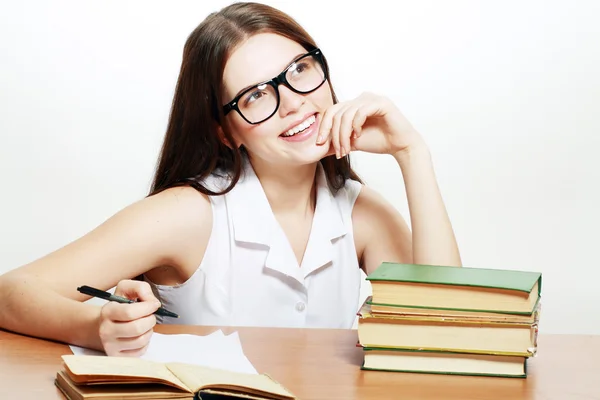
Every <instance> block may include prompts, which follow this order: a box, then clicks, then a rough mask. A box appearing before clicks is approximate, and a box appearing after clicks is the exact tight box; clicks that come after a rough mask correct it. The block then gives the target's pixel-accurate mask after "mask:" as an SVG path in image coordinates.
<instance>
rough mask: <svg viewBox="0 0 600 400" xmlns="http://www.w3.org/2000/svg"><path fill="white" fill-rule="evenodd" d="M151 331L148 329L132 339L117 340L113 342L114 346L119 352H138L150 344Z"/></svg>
mask: <svg viewBox="0 0 600 400" xmlns="http://www.w3.org/2000/svg"><path fill="white" fill-rule="evenodd" d="M152 333H153V329H150V330H148V331H146V332H144V333H142V334H141V335H139V336H136V337H134V338H126V339H118V340H117V341H116V342H115V345H116V346H118V347H119V351H120V352H121V353H123V352H132V351H138V350H140V349H142V348H144V347H146V346H147V345H148V343H150V338H151V336H152Z"/></svg>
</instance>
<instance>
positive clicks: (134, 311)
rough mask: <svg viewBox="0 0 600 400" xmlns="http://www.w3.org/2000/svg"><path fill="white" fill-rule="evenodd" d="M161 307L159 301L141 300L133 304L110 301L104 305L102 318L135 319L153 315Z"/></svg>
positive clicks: (111, 319)
mask: <svg viewBox="0 0 600 400" xmlns="http://www.w3.org/2000/svg"><path fill="white" fill-rule="evenodd" d="M158 307H160V303H158V301H140V302H137V303H131V304H121V303H116V302H112V301H111V302H108V303H106V304H105V305H103V306H102V311H101V315H102V318H104V319H107V320H110V321H116V322H119V321H120V322H127V321H134V320H137V319H140V318H143V317H146V316H149V315H152V314H153V313H154V312H155V311H156V310H157V309H158Z"/></svg>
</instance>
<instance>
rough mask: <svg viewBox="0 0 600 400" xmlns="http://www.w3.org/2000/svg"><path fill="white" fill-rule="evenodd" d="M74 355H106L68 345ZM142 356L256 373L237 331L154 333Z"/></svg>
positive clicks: (149, 358)
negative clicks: (199, 333) (208, 333)
mask: <svg viewBox="0 0 600 400" xmlns="http://www.w3.org/2000/svg"><path fill="white" fill-rule="evenodd" d="M69 347H70V348H71V351H72V352H73V354H78V355H79V354H81V355H106V354H105V353H104V352H101V351H97V350H92V349H87V348H84V347H79V346H73V345H71V346H69ZM141 358H143V359H146V360H151V361H157V362H182V363H188V364H196V365H202V366H205V367H211V368H220V369H224V370H227V371H233V372H245V373H249V374H256V373H257V372H256V369H255V368H254V366H253V365H252V363H251V362H250V360H248V358H247V357H246V355H245V354H244V351H243V349H242V343H241V342H240V338H239V335H238V333H237V332H234V333H232V334H230V335H225V334H223V332H222V331H221V330H218V331H215V332H213V333H211V334H210V335H206V336H198V335H187V334H176V335H165V334H161V333H156V332H154V333H153V334H152V338H151V339H150V345H149V346H148V350H147V351H146V353H145V354H144V355H143V356H141Z"/></svg>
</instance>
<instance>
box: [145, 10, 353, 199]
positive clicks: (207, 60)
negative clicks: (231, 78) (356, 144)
mask: <svg viewBox="0 0 600 400" xmlns="http://www.w3.org/2000/svg"><path fill="white" fill-rule="evenodd" d="M264 32H270V33H275V34H279V35H281V36H284V37H286V38H288V39H291V40H293V41H295V42H297V43H299V44H300V45H302V46H303V47H304V48H305V49H306V50H307V51H310V50H313V49H315V48H316V47H317V45H316V43H315V41H314V40H313V38H312V37H311V36H310V35H309V34H308V33H307V32H306V31H305V30H304V28H302V27H301V26H300V25H299V24H298V23H297V22H296V21H295V20H294V19H292V18H291V17H290V16H288V15H287V14H285V13H283V12H281V11H279V10H277V9H275V8H273V7H270V6H267V5H264V4H258V3H235V4H232V5H230V6H227V7H225V8H223V9H222V10H220V11H218V12H214V13H212V14H210V15H209V16H208V17H207V18H206V19H205V20H204V21H203V22H202V23H201V24H200V25H199V26H198V27H197V28H196V29H194V31H193V32H192V33H191V34H190V36H189V37H188V39H187V41H186V43H185V46H184V50H183V60H182V62H181V70H180V72H179V78H178V80H177V86H176V88H175V95H174V98H173V104H172V107H171V114H170V116H169V123H168V126H167V132H166V135H165V139H164V143H163V146H162V149H161V153H160V157H159V160H158V165H157V168H156V172H155V175H154V180H153V183H152V188H151V190H150V195H153V194H156V193H158V192H160V191H162V190H165V189H167V188H170V187H173V186H180V185H190V186H192V187H194V188H196V189H197V190H198V191H200V192H202V193H204V194H207V195H220V194H224V193H227V192H228V191H230V190H231V189H232V188H233V186H235V184H236V183H237V181H238V179H239V177H240V174H241V169H242V157H243V151H244V150H243V149H239V148H233V149H232V148H230V147H228V146H226V145H225V144H224V141H226V142H228V143H234V140H233V138H232V136H231V134H230V133H229V132H227V131H226V129H223V133H224V135H225V138H224V139H225V140H222V138H220V137H219V134H218V130H217V127H218V126H220V125H222V121H223V118H224V116H223V111H222V106H221V105H222V104H224V101H223V99H222V96H221V87H222V86H221V85H222V82H223V70H224V68H225V63H226V62H227V59H228V57H229V55H230V52H231V51H232V50H233V49H234V48H235V47H236V46H237V45H238V44H239V43H241V42H242V41H243V40H244V39H246V38H248V37H250V36H252V35H254V34H257V33H264ZM325 64H326V65H325V67H326V68H328V67H327V61H325ZM328 83H329V86H330V87H331V92H332V93H333V101H334V103H337V97H336V95H335V92H334V91H333V87H332V86H331V80H329V82H328ZM320 162H321V164H322V165H323V168H324V171H325V174H326V176H327V182H328V185H329V187H330V188H331V189H332V190H334V191H337V190H338V189H340V188H341V187H343V186H344V183H345V181H346V179H354V180H357V181H360V179H359V178H358V176H357V174H356V173H355V172H354V171H353V170H352V168H351V166H350V161H349V159H348V157H343V158H341V159H339V160H338V159H336V158H335V156H329V157H325V158H324V159H322V160H321V161H320ZM216 169H219V170H222V171H225V172H226V173H227V174H228V175H230V178H231V182H230V184H229V186H228V187H227V188H225V189H224V190H223V191H221V192H215V191H212V190H210V189H209V188H207V187H206V186H204V185H203V184H202V183H201V182H202V179H203V178H205V177H206V176H207V175H209V174H211V173H213V172H214V171H215V170H216Z"/></svg>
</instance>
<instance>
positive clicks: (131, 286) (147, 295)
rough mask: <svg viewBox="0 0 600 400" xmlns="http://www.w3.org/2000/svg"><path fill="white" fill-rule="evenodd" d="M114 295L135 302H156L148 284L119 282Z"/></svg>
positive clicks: (127, 281) (129, 281)
mask: <svg viewBox="0 0 600 400" xmlns="http://www.w3.org/2000/svg"><path fill="white" fill-rule="evenodd" d="M115 295H117V296H122V297H127V298H128V299H131V300H136V301H138V300H139V301H151V300H152V301H158V300H157V299H156V297H155V296H154V293H152V289H151V288H150V285H149V284H148V282H143V281H134V280H129V279H125V280H122V281H119V283H118V284H117V287H116V288H115Z"/></svg>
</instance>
